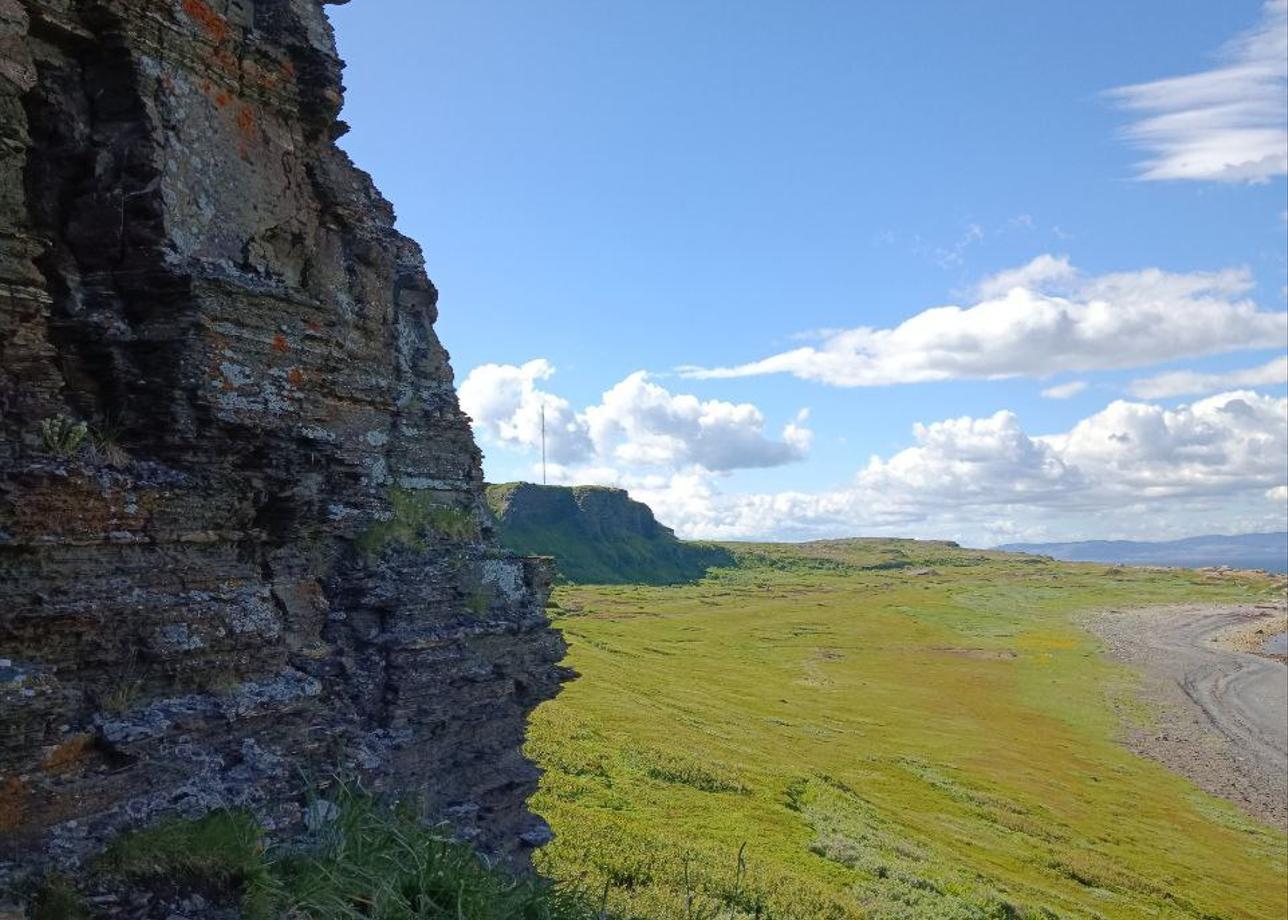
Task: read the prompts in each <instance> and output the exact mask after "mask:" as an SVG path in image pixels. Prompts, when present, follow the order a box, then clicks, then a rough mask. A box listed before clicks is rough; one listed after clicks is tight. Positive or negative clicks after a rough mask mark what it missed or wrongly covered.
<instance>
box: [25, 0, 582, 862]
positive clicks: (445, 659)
mask: <svg viewBox="0 0 1288 920" xmlns="http://www.w3.org/2000/svg"><path fill="white" fill-rule="evenodd" d="M372 15H381V11H380V10H379V9H378V5H377V8H373V10H372ZM340 102H341V86H340V61H339V60H338V59H337V57H336V55H335V50H334V44H333V40H332V35H331V32H330V28H329V26H328V23H327V21H326V18H325V16H324V14H323V10H322V7H321V4H320V2H319V0H0V586H2V587H0V591H2V592H3V600H2V601H0V864H3V862H4V860H6V859H7V860H10V861H11V865H13V864H16V863H17V862H22V861H26V862H30V861H31V860H32V859H43V860H50V859H57V860H63V861H74V860H75V859H76V858H78V857H81V856H83V855H84V854H86V853H88V852H90V851H91V850H92V849H93V848H94V847H95V846H97V845H98V844H99V843H100V842H101V840H102V839H103V838H104V837H106V836H107V835H109V834H111V833H112V832H114V831H116V830H117V829H119V828H121V827H123V826H128V825H134V824H139V823H143V822H147V821H149V820H153V819H155V818H157V817H159V816H162V815H168V814H186V815H196V814H199V813H202V812H204V811H206V810H208V809H210V808H213V807H218V806H225V805H231V806H247V807H251V808H253V809H255V810H256V811H257V812H258V813H259V814H260V815H261V816H262V817H263V818H264V819H265V820H266V821H268V822H269V824H270V826H279V827H283V828H285V827H289V826H290V825H291V824H292V823H293V822H296V821H298V820H299V814H300V812H299V800H298V793H299V792H300V790H301V789H302V788H303V787H305V786H307V785H309V784H310V783H315V782H317V781H319V780H325V779H326V778H328V777H331V776H334V775H337V774H339V775H354V776H359V777H361V778H362V780H363V781H364V782H365V783H366V784H367V785H368V786H371V787H376V788H390V789H396V790H399V791H401V792H404V793H406V794H407V795H408V796H409V797H410V798H412V799H414V800H416V801H419V802H420V803H421V804H422V807H423V808H424V811H425V814H426V816H427V817H429V818H443V819H446V820H449V821H451V822H452V823H454V824H455V825H456V827H457V828H458V829H459V831H460V832H461V833H462V834H463V835H465V836H466V837H470V838H472V839H474V840H475V841H476V842H477V843H478V844H479V845H480V846H482V847H484V848H486V849H490V850H494V851H498V852H504V853H507V854H511V855H514V856H516V857H518V858H520V859H521V858H522V854H523V852H524V848H525V847H526V846H529V845H531V844H534V843H538V842H540V841H542V840H543V839H544V826H543V825H541V823H540V822H539V821H538V820H537V819H535V818H533V817H532V816H531V815H529V814H528V813H527V811H526V810H525V807H524V801H525V799H526V797H527V795H528V793H529V792H530V791H531V790H532V789H533V788H534V785H535V779H536V771H535V768H533V767H532V766H531V765H530V764H529V763H528V762H527V761H526V760H525V759H524V758H523V756H522V753H521V745H522V740H523V736H524V728H525V722H526V718H527V715H528V713H529V712H530V711H531V709H532V708H533V707H534V706H536V704H537V703H539V702H540V701H542V700H544V699H547V698H549V697H551V696H552V695H553V694H554V693H555V692H556V690H557V689H558V683H559V680H560V677H561V672H560V670H559V668H558V667H557V662H558V661H559V659H560V658H561V657H562V652H563V646H562V643H561V641H560V639H559V638H558V635H557V634H556V633H555V632H554V631H552V630H551V629H550V628H549V625H548V622H547V620H546V617H545V613H544V606H545V600H546V596H547V593H548V589H549V578H550V573H549V572H548V570H547V568H546V566H545V564H544V563H542V562H539V561H537V560H530V559H525V558H522V557H520V556H517V555H515V554H513V553H510V552H507V551H504V550H502V549H500V548H498V546H497V545H496V543H495V542H494V541H493V540H492V535H491V533H490V528H491V524H490V517H489V516H488V514H487V512H486V510H485V507H484V504H483V495H482V489H483V483H482V476H481V472H480V462H479V453H478V450H477V449H476V447H475V445H474V443H473V440H472V438H471V434H470V428H469V423H468V419H467V418H466V417H465V416H464V415H463V414H462V413H461V411H460V409H459V407H458V405H457V400H456V395H455V392H454V389H453V386H452V372H451V368H450V366H449V364H448V357H447V354H446V352H445V351H444V350H443V348H442V347H441V345H440V344H439V342H438V340H437V338H436V336H435V334H434V331H433V323H434V320H435V317H436V300H437V294H436V291H435V289H434V287H433V286H432V284H431V283H430V282H429V280H428V279H427V278H426V276H425V273H424V269H423V262H422V258H421V254H420V252H419V250H418V248H417V247H416V245H415V244H414V243H412V242H411V241H410V240H408V239H406V238H405V237H403V236H401V235H399V234H398V233H397V232H395V231H394V229H393V213H392V209H391V208H390V206H389V204H388V203H387V202H385V201H384V200H383V199H382V198H381V197H380V195H379V194H378V193H377V192H376V190H375V189H374V188H373V187H372V184H371V182H370V180H369V178H368V177H367V176H366V175H365V174H364V173H362V172H360V171H358V170H357V169H355V168H354V167H353V165H352V164H351V163H350V161H349V160H348V158H347V157H346V156H345V155H344V154H343V153H342V152H340V151H339V150H338V149H337V148H336V146H335V143H334V141H335V138H336V137H337V136H339V134H340V133H341V132H342V131H343V125H342V124H341V123H339V122H338V121H337V113H338V111H339V107H340ZM82 423H83V427H82ZM20 857H21V858H20Z"/></svg>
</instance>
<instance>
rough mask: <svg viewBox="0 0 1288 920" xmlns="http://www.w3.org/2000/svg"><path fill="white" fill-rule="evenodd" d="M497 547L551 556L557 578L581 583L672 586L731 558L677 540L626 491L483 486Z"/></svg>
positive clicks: (713, 548) (706, 546)
mask: <svg viewBox="0 0 1288 920" xmlns="http://www.w3.org/2000/svg"><path fill="white" fill-rule="evenodd" d="M487 501H488V505H489V507H491V509H492V513H493V514H495V515H496V518H497V521H498V522H499V524H500V527H499V531H500V537H501V542H502V543H503V544H504V545H505V546H507V547H508V548H510V549H513V550H515V551H517V552H521V553H530V554H536V555H542V556H554V557H555V562H556V565H557V567H558V570H559V574H560V576H562V577H563V578H565V579H567V580H568V581H571V582H578V583H582V584H624V583H635V584H651V585H660V584H675V583H678V582H685V581H693V580H695V579H698V578H701V577H702V576H703V575H704V574H706V571H707V569H708V568H711V567H712V566H719V565H728V564H729V563H730V562H731V557H730V555H729V553H728V552H727V551H725V550H723V549H720V548H719V547H716V546H712V545H710V544H705V543H688V542H685V541H682V540H678V539H676V536H675V532H674V531H673V530H671V528H669V527H666V526H664V525H663V524H660V523H658V520H657V518H655V517H654V516H653V511H652V509H650V508H649V506H648V505H646V504H644V503H643V502H638V501H635V500H634V499H632V498H631V497H630V496H629V495H628V494H627V493H626V491H625V490H624V489H611V488H606V487H603V486H542V485H537V484H535V483H531V482H507V483H501V484H499V485H489V486H488V487H487Z"/></svg>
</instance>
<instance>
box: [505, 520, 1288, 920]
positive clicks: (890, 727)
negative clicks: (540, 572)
mask: <svg viewBox="0 0 1288 920" xmlns="http://www.w3.org/2000/svg"><path fill="white" fill-rule="evenodd" d="M728 549H729V550H730V551H732V552H734V553H735V554H736V555H737V557H738V563H739V564H738V566H737V567H734V568H729V569H724V570H718V571H716V572H714V573H712V575H710V576H709V577H708V578H707V579H706V580H704V581H703V582H701V583H699V584H697V585H691V586H677V587H669V588H652V587H628V586H599V587H589V586H581V587H574V586H566V587H562V588H560V589H559V590H558V591H557V593H556V601H557V604H558V608H559V610H560V611H561V612H560V614H559V618H558V620H557V623H558V625H559V626H560V628H561V629H562V630H563V632H564V634H565V636H566V637H567V638H568V640H569V642H570V646H571V652H570V661H569V664H571V665H572V666H573V667H574V668H576V670H578V671H579V672H580V673H581V675H582V676H581V678H580V679H579V680H577V681H575V682H573V683H572V684H570V685H568V686H567V688H566V689H565V690H564V692H563V693H562V694H561V695H560V696H559V698H558V699H556V700H555V701H553V702H551V703H547V704H545V705H543V706H542V707H541V708H540V709H539V710H538V711H537V713H536V716H535V718H534V722H533V726H532V729H531V731H530V741H529V753H530V754H531V755H532V756H533V757H535V759H536V760H537V761H538V762H539V763H540V764H541V765H542V766H543V767H544V768H545V770H546V774H545V776H544V778H543V781H542V786H541V789H540V792H539V793H538V796H537V798H536V799H535V801H534V803H533V805H534V808H535V810H536V811H538V812H539V813H541V814H543V815H544V816H545V817H546V818H547V820H549V821H550V822H551V824H552V825H553V826H554V828H555V830H556V832H557V834H558V837H557V839H556V840H555V842H554V843H553V844H551V845H550V846H549V847H547V848H546V850H545V851H543V853H542V854H541V855H540V858H539V860H538V865H539V868H541V869H542V870H543V871H544V872H546V873H547V874H549V875H551V876H552V877H554V878H556V879H562V880H565V881H567V882H573V883H576V884H580V885H584V886H586V887H587V888H588V889H589V890H600V889H601V887H603V886H608V891H609V900H608V904H609V908H610V910H612V911H614V912H616V913H618V914H620V915H622V916H632V917H635V916H642V917H652V918H687V917H692V916H695V915H697V914H698V913H699V912H702V911H707V912H712V911H718V912H719V916H721V917H766V918H768V917H777V918H802V920H805V918H808V920H816V918H837V920H842V918H852V917H854V918H857V917H868V918H923V917H930V918H935V917H939V918H963V920H966V918H1011V917H1034V918H1036V917H1042V918H1051V917H1069V918H1072V917H1080V918H1081V917H1085V918H1092V917H1104V918H1113V917H1124V918H1126V917H1161V918H1182V917H1190V918H1200V917H1203V918H1215V917H1230V918H1234V917H1247V918H1252V917H1258V918H1268V917H1283V916H1285V914H1288V885H1286V884H1285V880H1286V878H1288V840H1286V839H1285V836H1284V835H1283V833H1282V832H1279V831H1275V830H1273V829H1271V828H1268V827H1266V826H1263V825H1259V824H1257V823H1255V822H1253V821H1251V820H1249V819H1247V818H1245V817H1243V816H1242V815H1241V814H1240V813H1239V812H1237V811H1236V810H1235V809H1234V808H1233V807H1232V806H1230V805H1228V804H1227V803H1225V802H1223V801H1220V800H1217V799H1213V798H1211V797H1209V796H1207V795H1205V794H1204V793H1202V792H1200V791H1199V790H1198V789H1197V788H1195V787H1194V786H1193V785H1192V784H1190V783H1189V782H1188V781H1186V780H1185V779H1183V778H1181V777H1179V776H1176V775H1174V774H1172V773H1170V772H1168V771H1166V770H1165V769H1163V768H1162V767H1160V766H1158V765H1156V764H1154V763H1153V762H1150V761H1147V760H1144V759H1141V758H1139V757H1136V756H1135V755H1133V754H1131V753H1130V752H1129V751H1127V750H1126V749H1125V748H1124V747H1123V746H1121V745H1120V744H1119V743H1117V738H1118V737H1119V736H1120V733H1121V730H1122V724H1121V716H1120V715H1119V713H1120V712H1121V711H1124V710H1126V711H1129V712H1134V715H1135V717H1136V718H1138V719H1148V717H1149V714H1148V712H1146V711H1144V710H1143V709H1141V708H1140V706H1139V705H1138V704H1136V703H1135V702H1134V701H1133V697H1132V686H1133V684H1132V682H1133V676H1132V674H1131V673H1130V672H1128V671H1127V670H1125V669H1123V668H1120V667H1117V666H1115V665H1113V664H1111V663H1109V662H1107V661H1106V660H1104V659H1103V658H1102V656H1101V654H1100V647H1099V644H1098V643H1097V641H1096V640H1095V638H1094V637H1093V636H1091V635H1090V634H1089V633H1088V632H1087V631H1086V630H1085V629H1083V628H1082V627H1081V626H1080V625H1079V617H1080V615H1081V613H1082V612H1084V611H1088V610H1093V609H1097V608H1105V607H1118V606H1129V605H1146V604H1159V603H1169V602H1179V601H1195V600H1199V601H1203V600H1208V601H1230V602H1236V601H1237V602H1242V601H1248V600H1257V599H1264V598H1265V597H1267V596H1268V594H1269V592H1271V591H1273V590H1274V589H1273V587H1272V584H1271V582H1270V581H1268V580H1264V579H1256V578H1252V579H1242V580H1234V579H1211V578H1205V577H1204V576H1202V575H1200V574H1197V573H1187V572H1162V571H1146V570H1140V569H1117V568H1112V567H1106V566H1103V565H1071V564H1064V563H1053V562H1047V561H1043V560H1040V559H1036V558H1032V557H1028V558H1025V557H1016V556H1005V555H1002V554H996V553H984V552H973V551H968V550H961V549H957V548H953V547H950V546H947V545H945V544H927V543H911V542H908V541H837V542H828V543H817V544H808V545H803V546H774V545H761V546H738V545H731V546H729V547H728ZM743 844H745V850H744V851H743V858H742V859H741V860H739V859H737V856H736V854H738V853H739V849H740V847H741V846H742V845H743Z"/></svg>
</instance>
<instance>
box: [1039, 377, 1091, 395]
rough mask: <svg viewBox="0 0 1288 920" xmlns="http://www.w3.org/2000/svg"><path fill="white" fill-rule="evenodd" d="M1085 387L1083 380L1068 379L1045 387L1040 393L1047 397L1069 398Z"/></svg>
mask: <svg viewBox="0 0 1288 920" xmlns="http://www.w3.org/2000/svg"><path fill="white" fill-rule="evenodd" d="M1086 388H1087V381H1085V380H1070V381H1069V382H1068V383H1061V384H1057V385H1056V386H1053V387H1047V388H1046V389H1045V390H1043V391H1042V395H1043V396H1045V397H1046V398H1047V399H1069V398H1070V397H1073V396H1077V395H1078V394H1079V393H1081V392H1082V391H1083V390H1085V389H1086Z"/></svg>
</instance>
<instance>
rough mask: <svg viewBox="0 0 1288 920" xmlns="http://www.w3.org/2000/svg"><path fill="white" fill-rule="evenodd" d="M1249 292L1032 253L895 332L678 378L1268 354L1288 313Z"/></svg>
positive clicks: (1242, 277) (883, 380) (1003, 369)
mask: <svg viewBox="0 0 1288 920" xmlns="http://www.w3.org/2000/svg"><path fill="white" fill-rule="evenodd" d="M1252 286H1253V285H1252V278H1251V276H1250V274H1249V273H1248V272H1247V271H1246V270H1245V269H1229V270H1226V271H1220V272H1190V273H1184V274H1177V273H1172V272H1164V271H1160V270H1159V269H1145V270H1143V271H1136V272H1122V273H1117V274H1108V275H1099V276H1083V275H1080V274H1079V273H1078V272H1077V270H1076V269H1075V268H1074V267H1073V266H1071V265H1070V264H1069V262H1068V260H1067V259H1064V258H1056V257H1053V256H1049V255H1046V256H1039V257H1038V258H1036V259H1034V260H1033V261H1032V262H1030V263H1028V264H1027V265H1024V266H1021V267H1019V268H1016V269H1012V270H1010V271H1006V272H1002V273H1000V274H998V275H994V276H993V277H992V278H989V279H987V280H986V281H984V282H983V283H982V284H981V285H980V286H979V289H978V291H977V292H976V294H975V297H976V299H977V300H976V303H974V304H973V305H971V306H968V307H959V306H942V307H934V308H931V309H928V310H924V311H922V312H921V313H918V314H917V315H916V316H913V317H911V318H909V319H907V320H905V321H904V322H902V323H900V324H899V325H898V326H895V327H892V328H887V329H874V328H871V327H868V326H860V327H858V328H854V329H845V330H841V331H837V332H833V333H830V334H828V335H827V336H826V337H825V338H824V339H822V340H821V341H820V342H818V343H817V344H815V345H807V346H803V347H800V348H794V349H792V350H790V351H784V352H781V353H779V354H775V355H772V356H770V357H768V358H764V359H762V360H759V361H753V362H750V363H748V364H741V365H737V366H734V367H718V368H699V367H687V368H681V369H680V372H681V373H682V374H684V375H685V376H689V377H695V378H725V377H751V376H756V375H761V374H776V373H785V374H793V375H795V376H797V377H800V378H802V379H805V380H817V381H820V382H822V383H828V384H831V385H833V386H843V387H860V386H884V385H888V384H896V383H918V382H925V381H937V380H963V379H997V378H1003V377H1049V376H1050V375H1052V374H1056V373H1060V372H1074V373H1077V372H1081V371H1089V370H1103V369H1111V368H1127V367H1148V366H1150V365H1153V364H1161V363H1163V362H1165V361H1172V360H1175V359H1177V358H1182V357H1194V356H1198V355H1207V354H1217V353H1220V352H1228V351H1237V350H1242V349H1249V348H1274V347H1277V346H1279V345H1280V344H1281V343H1282V342H1283V341H1284V340H1285V338H1286V337H1288V313H1267V312H1262V311H1259V310H1258V309H1257V306H1256V304H1254V303H1253V302H1252V301H1251V300H1250V299H1248V298H1247V296H1246V295H1247V294H1248V292H1249V291H1250V290H1251V289H1252Z"/></svg>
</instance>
